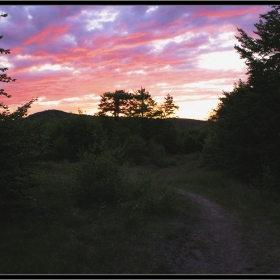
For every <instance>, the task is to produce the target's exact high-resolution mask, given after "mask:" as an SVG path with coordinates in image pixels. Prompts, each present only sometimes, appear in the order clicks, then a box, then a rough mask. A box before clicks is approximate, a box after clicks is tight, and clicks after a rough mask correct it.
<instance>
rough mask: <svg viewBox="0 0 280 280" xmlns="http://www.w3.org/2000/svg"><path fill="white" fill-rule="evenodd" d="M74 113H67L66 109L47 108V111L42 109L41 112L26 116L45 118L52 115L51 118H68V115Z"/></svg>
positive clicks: (29, 117)
mask: <svg viewBox="0 0 280 280" xmlns="http://www.w3.org/2000/svg"><path fill="white" fill-rule="evenodd" d="M71 115H73V114H72V113H66V112H64V111H60V110H55V109H51V110H45V111H41V112H37V113H34V114H31V115H29V116H28V117H26V118H27V119H38V118H42V117H43V118H45V117H50V118H59V119H60V118H66V117H68V116H71Z"/></svg>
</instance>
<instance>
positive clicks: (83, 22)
mask: <svg viewBox="0 0 280 280" xmlns="http://www.w3.org/2000/svg"><path fill="white" fill-rule="evenodd" d="M268 10H269V7H268V6H264V5H262V6H257V5H254V6H253V5H250V6H249V5H248V6H245V5H241V6H231V5H158V6H156V5H149V6H145V5H122V6H118V5H113V6H107V5H102V6H97V5H86V6H77V5H75V6H71V5H58V6H51V5H47V6H42V5H38V6H36V5H34V6H22V5H18V6H0V11H3V12H6V13H8V14H9V16H8V17H7V18H2V19H1V21H0V26H1V34H0V35H3V36H4V37H3V39H2V40H1V47H3V48H8V49H11V54H10V55H7V56H6V55H5V56H4V55H2V56H1V59H0V64H1V66H2V65H3V66H6V67H9V75H11V76H13V77H14V78H16V79H17V81H16V82H15V83H11V84H7V85H6V84H5V90H6V91H7V92H9V93H10V94H12V98H11V99H9V100H6V101H7V102H6V103H7V104H10V105H11V106H12V107H15V108H16V107H17V106H18V105H19V103H20V104H22V103H24V102H27V101H29V100H30V99H31V98H34V97H39V100H38V101H37V102H36V103H35V104H33V106H32V108H31V110H30V112H31V113H32V112H35V111H41V110H44V109H51V108H56V109H61V110H66V111H73V112H75V111H77V108H78V107H79V108H82V109H83V108H85V109H87V112H94V111H95V110H96V108H97V104H98V103H99V95H100V94H102V93H103V92H107V91H114V90H115V89H116V88H120V89H125V90H133V89H134V90H136V89H139V88H140V87H141V86H142V87H145V88H146V89H147V90H148V91H149V92H150V93H151V94H152V96H154V97H155V98H156V99H157V100H158V101H160V100H163V97H164V96H165V95H166V94H167V93H170V94H171V95H172V96H173V97H174V100H175V102H177V103H178V105H179V106H180V104H181V105H182V106H181V111H180V114H179V115H180V116H184V117H187V118H188V117H189V118H192V117H193V116H192V115H191V114H192V113H191V112H190V111H189V112H188V111H184V108H187V107H186V102H192V104H204V105H201V107H199V106H198V105H197V106H198V107H197V112H198V113H196V114H195V116H196V117H197V118H201V119H203V118H206V117H207V111H209V110H210V109H211V108H206V107H205V106H206V104H208V105H209V106H210V104H211V106H213V104H214V103H213V102H216V103H215V104H217V103H218V98H217V97H218V96H219V95H221V93H222V91H223V90H231V88H232V86H233V83H234V82H236V81H237V80H238V79H239V78H243V79H246V75H245V73H246V68H245V65H244V62H243V61H242V60H240V58H239V56H238V54H237V53H236V52H235V50H234V48H233V46H234V44H236V43H237V40H236V39H235V37H234V36H236V35H238V32H237V27H239V28H243V29H244V30H245V31H246V32H247V33H249V34H250V35H253V34H254V33H252V30H254V29H255V28H254V25H253V24H254V23H256V22H257V21H258V19H259V14H260V13H265V12H266V11H268ZM89 97H90V98H89ZM207 100H208V101H209V100H211V102H210V101H209V102H208V101H207ZM206 101H207V102H208V103H207V102H206ZM194 102H196V103H194ZM199 102H201V103H199ZM203 102H204V103H203ZM77 106H78V107H77Z"/></svg>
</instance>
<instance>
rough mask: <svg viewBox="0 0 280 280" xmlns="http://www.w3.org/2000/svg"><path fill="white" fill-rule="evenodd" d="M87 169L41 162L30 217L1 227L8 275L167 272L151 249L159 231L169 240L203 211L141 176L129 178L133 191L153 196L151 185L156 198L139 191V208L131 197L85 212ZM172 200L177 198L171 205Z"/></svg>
mask: <svg viewBox="0 0 280 280" xmlns="http://www.w3.org/2000/svg"><path fill="white" fill-rule="evenodd" d="M81 166H82V163H69V162H61V163H51V162H49V163H44V164H42V163H41V164H38V170H37V174H36V176H35V178H34V179H36V181H37V182H40V184H38V185H37V186H36V187H35V188H33V189H30V190H29V191H28V193H27V195H28V196H29V198H30V204H31V205H30V210H29V212H28V213H27V214H26V215H25V216H24V217H23V218H21V219H14V220H10V221H6V222H5V223H2V224H1V231H0V273H1V274H14V273H15V274H18V273H19V274H35V273H36V274H108V273H109V274H126V273H136V274H142V273H160V272H161V267H164V266H165V260H164V259H162V258H161V257H160V256H158V254H155V252H153V251H152V250H151V237H152V236H154V235H155V234H156V235H157V236H158V237H159V239H158V240H159V242H164V240H165V237H166V236H169V235H170V234H174V233H176V232H178V231H179V230H180V228H181V224H180V223H179V222H176V221H181V222H182V221H184V223H187V224H188V223H193V222H196V221H198V220H199V213H200V212H199V210H198V207H197V206H196V205H195V204H194V203H193V202H192V201H191V200H185V199H183V198H181V197H180V196H178V195H176V194H174V193H172V192H171V191H170V190H165V189H164V188H161V187H158V186H154V187H153V186H151V185H150V183H149V181H147V180H140V177H139V176H136V177H134V178H133V179H131V180H128V181H127V183H128V184H129V185H128V186H130V187H131V188H134V190H135V191H136V192H137V191H140V190H141V188H144V189H145V188H146V192H147V193H148V192H149V191H148V189H149V188H150V187H151V188H152V192H151V193H149V195H142V196H141V195H139V196H138V195H137V194H136V193H135V199H132V202H131V204H130V201H129V200H126V199H124V200H122V201H119V202H118V203H117V205H116V204H114V203H113V204H112V203H109V202H108V201H105V202H99V201H97V202H96V201H93V202H90V203H89V204H88V202H87V201H86V203H87V207H83V206H82V205H79V204H77V199H76V194H77V192H76V190H77V189H79V187H81V186H79V185H78V182H77V178H76V173H77V172H78V170H80V168H81ZM127 172H128V171H127ZM130 184H131V185H130ZM163 190H165V191H163ZM142 191H144V193H145V190H142ZM162 191H163V192H162ZM132 193H133V192H131V194H130V195H132ZM169 195H170V196H171V197H173V198H174V199H173V200H172V199H171V200H170V201H168V199H167V198H168V197H169ZM157 196H158V197H157ZM141 197H142V201H141V199H139V201H137V199H138V198H141ZM155 198H156V199H155ZM149 200H150V201H149ZM153 202H154V203H155V205H153ZM137 203H139V205H138V206H139V208H138V209H137V207H136V205H137ZM141 203H143V204H142V205H141ZM170 203H171V204H170ZM161 204H162V205H165V206H168V204H169V208H168V207H166V209H169V210H172V211H168V213H167V212H166V211H165V210H166V209H165V208H163V207H162V205H161ZM161 212H162V213H161Z"/></svg>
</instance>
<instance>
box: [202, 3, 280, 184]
mask: <svg viewBox="0 0 280 280" xmlns="http://www.w3.org/2000/svg"><path fill="white" fill-rule="evenodd" d="M279 10H280V7H279V6H277V7H276V6H273V7H272V10H271V11H269V12H267V13H266V14H261V15H260V20H259V23H256V24H254V26H255V27H256V28H257V31H254V33H255V34H257V35H258V36H259V38H257V39H255V38H252V37H250V36H248V35H247V33H246V32H245V31H244V30H242V29H240V28H238V31H239V32H240V36H236V38H237V40H238V41H239V42H240V43H241V45H240V46H237V45H235V46H234V48H235V49H236V50H237V51H238V53H239V54H240V56H241V58H242V59H245V64H246V65H247V69H248V72H247V74H248V81H247V82H243V81H241V80H240V81H239V83H238V84H236V85H235V87H234V89H233V91H232V92H224V93H223V94H224V96H223V97H221V98H220V101H221V102H220V103H219V105H218V107H217V109H216V110H214V112H213V115H212V117H211V118H210V122H211V126H210V127H211V129H210V133H209V137H208V139H207V140H206V145H205V147H204V155H205V158H206V159H207V160H208V161H209V162H211V164H212V165H215V166H217V167H219V168H222V169H224V170H225V171H226V172H228V173H230V174H232V175H235V176H236V177H238V178H242V179H244V180H249V181H250V180H258V181H259V182H261V184H262V185H263V186H264V187H268V186H274V187H275V186H278V188H279V183H280V175H279V170H280V126H279V123H280V110H279V108H280V68H279V62H280V61H279V51H280V45H279V42H280V40H279V39H280V15H279Z"/></svg>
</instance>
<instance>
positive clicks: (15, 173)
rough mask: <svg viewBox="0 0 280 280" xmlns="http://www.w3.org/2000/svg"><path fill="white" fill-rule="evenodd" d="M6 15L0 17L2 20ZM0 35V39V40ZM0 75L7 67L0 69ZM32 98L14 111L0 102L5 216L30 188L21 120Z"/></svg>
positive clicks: (28, 143)
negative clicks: (25, 190)
mask: <svg viewBox="0 0 280 280" xmlns="http://www.w3.org/2000/svg"><path fill="white" fill-rule="evenodd" d="M6 16H7V14H2V15H0V18H1V17H6ZM2 38H3V36H1V37H0V39H2ZM0 52H1V53H2V54H3V53H4V54H9V53H10V50H4V49H0ZM0 70H1V71H2V72H5V71H7V70H8V68H6V67H4V68H0ZM14 81H15V79H12V78H11V77H9V76H7V75H6V74H1V75H0V82H3V83H10V82H14ZM0 95H4V96H6V97H7V98H10V97H11V95H9V94H7V93H6V92H5V91H4V89H1V90H0ZM35 100H36V99H32V100H31V101H29V102H28V103H26V104H24V105H22V106H21V107H18V109H17V110H16V111H14V112H10V110H9V107H8V106H7V105H4V103H3V102H1V103H0V109H2V111H1V112H0V131H1V133H0V153H1V154H0V166H1V169H0V211H1V213H2V216H3V214H5V215H10V214H12V212H13V210H15V209H16V208H17V207H18V206H20V205H19V204H18V205H17V203H16V202H19V201H21V200H22V199H24V198H26V197H25V195H24V192H23V191H24V189H26V188H28V187H31V186H32V185H33V183H32V178H31V166H32V160H33V153H32V148H34V144H33V141H32V140H33V139H32V137H31V136H30V135H29V132H28V127H27V126H26V125H23V123H22V122H20V121H21V118H22V117H24V116H26V115H27V110H28V109H29V108H30V106H31V104H32V103H33V102H34V101H35Z"/></svg>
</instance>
